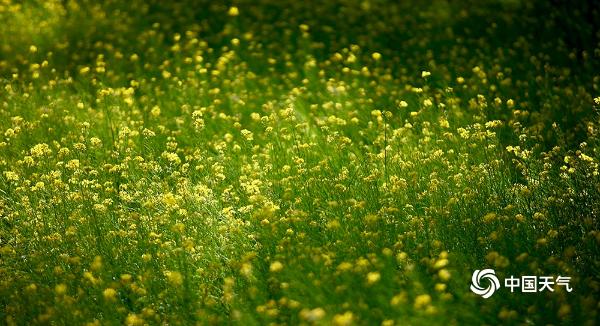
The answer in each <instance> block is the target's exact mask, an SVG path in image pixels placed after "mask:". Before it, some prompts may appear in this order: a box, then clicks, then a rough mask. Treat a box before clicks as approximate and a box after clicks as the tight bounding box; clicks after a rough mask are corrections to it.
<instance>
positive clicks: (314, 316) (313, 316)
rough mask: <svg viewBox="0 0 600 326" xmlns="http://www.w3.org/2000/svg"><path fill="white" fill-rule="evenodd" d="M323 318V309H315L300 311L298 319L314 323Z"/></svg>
mask: <svg viewBox="0 0 600 326" xmlns="http://www.w3.org/2000/svg"><path fill="white" fill-rule="evenodd" d="M323 317H325V310H323V308H315V309H311V310H308V309H302V311H300V318H302V319H304V320H306V321H308V322H312V323H314V322H316V321H319V320H321V319H322V318H323Z"/></svg>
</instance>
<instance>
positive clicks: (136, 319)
mask: <svg viewBox="0 0 600 326" xmlns="http://www.w3.org/2000/svg"><path fill="white" fill-rule="evenodd" d="M125 325H127V326H142V325H144V319H142V318H141V317H140V316H138V315H136V314H134V313H130V314H129V315H127V318H125Z"/></svg>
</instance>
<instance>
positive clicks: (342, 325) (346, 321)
mask: <svg viewBox="0 0 600 326" xmlns="http://www.w3.org/2000/svg"><path fill="white" fill-rule="evenodd" d="M353 321H354V314H352V312H351V311H346V312H345V313H343V314H337V315H335V316H333V324H334V325H336V326H346V325H352V322H353Z"/></svg>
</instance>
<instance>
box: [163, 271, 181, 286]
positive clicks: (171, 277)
mask: <svg viewBox="0 0 600 326" xmlns="http://www.w3.org/2000/svg"><path fill="white" fill-rule="evenodd" d="M165 276H166V277H167V280H168V281H169V283H171V284H172V285H175V286H181V285H182V284H183V275H181V273H179V272H174V271H166V272H165Z"/></svg>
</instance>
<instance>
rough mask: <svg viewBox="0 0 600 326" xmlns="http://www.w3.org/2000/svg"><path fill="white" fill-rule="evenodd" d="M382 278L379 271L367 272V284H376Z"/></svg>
mask: <svg viewBox="0 0 600 326" xmlns="http://www.w3.org/2000/svg"><path fill="white" fill-rule="evenodd" d="M380 279H381V274H379V272H370V273H368V274H367V284H369V285H370V284H375V283H377V282H379V280H380Z"/></svg>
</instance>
